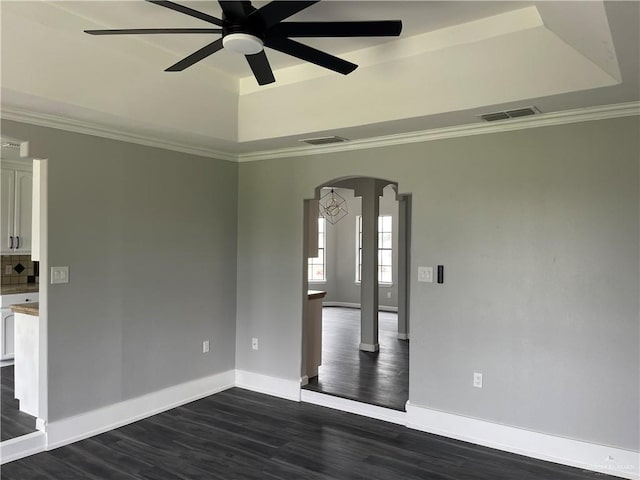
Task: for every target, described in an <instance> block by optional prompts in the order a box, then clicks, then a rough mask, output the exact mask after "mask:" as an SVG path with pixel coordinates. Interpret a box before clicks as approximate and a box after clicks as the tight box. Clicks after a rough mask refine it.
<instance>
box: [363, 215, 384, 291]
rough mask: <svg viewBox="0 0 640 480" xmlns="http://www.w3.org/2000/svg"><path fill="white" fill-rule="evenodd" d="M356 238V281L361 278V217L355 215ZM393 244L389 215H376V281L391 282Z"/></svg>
mask: <svg viewBox="0 0 640 480" xmlns="http://www.w3.org/2000/svg"><path fill="white" fill-rule="evenodd" d="M356 229H357V230H356V238H357V245H358V251H357V253H356V259H357V265H356V282H360V281H361V278H362V217H361V216H360V215H358V216H357V217H356ZM392 257H393V244H392V219H391V215H381V216H379V217H378V282H380V283H392V281H393V263H392V261H391V259H392Z"/></svg>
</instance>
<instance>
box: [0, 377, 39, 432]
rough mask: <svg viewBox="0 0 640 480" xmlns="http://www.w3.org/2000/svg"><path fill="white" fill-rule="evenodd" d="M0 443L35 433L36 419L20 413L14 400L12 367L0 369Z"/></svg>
mask: <svg viewBox="0 0 640 480" xmlns="http://www.w3.org/2000/svg"><path fill="white" fill-rule="evenodd" d="M0 402H1V403H0V441H3V442H4V441H5V440H9V439H11V438H16V437H20V436H22V435H26V434H27V433H31V432H35V431H36V417H32V416H31V415H27V414H26V413H24V412H21V411H20V408H19V402H18V400H16V399H15V398H14V367H13V365H10V366H7V367H2V368H0Z"/></svg>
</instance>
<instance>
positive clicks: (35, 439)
mask: <svg viewBox="0 0 640 480" xmlns="http://www.w3.org/2000/svg"><path fill="white" fill-rule="evenodd" d="M45 447H46V435H45V434H44V433H43V432H33V433H29V434H27V435H22V436H21V437H16V438H12V439H10V440H4V441H3V442H0V465H4V464H5V463H9V462H13V461H14V460H20V459H21V458H24V457H28V456H30V455H35V454H36V453H40V452H44V451H45Z"/></svg>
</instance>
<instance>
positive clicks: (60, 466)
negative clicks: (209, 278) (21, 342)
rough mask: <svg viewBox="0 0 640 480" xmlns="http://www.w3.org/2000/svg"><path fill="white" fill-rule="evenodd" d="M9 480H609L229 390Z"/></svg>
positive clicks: (39, 462)
mask: <svg viewBox="0 0 640 480" xmlns="http://www.w3.org/2000/svg"><path fill="white" fill-rule="evenodd" d="M0 478H2V479H3V480H36V479H37V480H80V479H82V480H85V479H86V480H112V479H113V480H115V479H118V480H167V479H182V480H187V479H188V480H199V479H207V480H209V479H213V480H215V479H219V480H236V479H237V480H251V479H256V480H257V479H260V480H262V479H270V480H278V479H280V480H300V479H308V480H332V479H336V480H338V479H339V480H365V479H366V480H463V479H464V480H477V479H481V480H514V479H518V480H587V479H594V480H595V479H604V478H613V477H606V476H604V475H600V474H595V473H593V472H586V471H583V470H580V469H575V468H570V467H565V466H561V465H556V464H553V463H548V462H543V461H540V460H534V459H530V458H527V457H522V456H519V455H514V454H510V453H505V452H500V451H498V450H492V449H489V448H485V447H479V446H475V445H471V444H468V443H464V442H460V441H457V440H451V439H447V438H444V437H439V436H436V435H431V434H426V433H422V432H417V431H415V430H410V429H408V428H405V427H402V426H399V425H394V424H390V423H386V422H382V421H379V420H373V419H369V418H365V417H361V416H358V415H352V414H348V413H344V412H340V411H336V410H330V409H328V408H324V407H319V406H316V405H311V404H305V403H297V402H292V401H288V400H282V399H279V398H275V397H270V396H267V395H263V394H259V393H255V392H249V391H246V390H241V389H238V388H233V389H230V390H227V391H225V392H222V393H219V394H216V395H212V396H210V397H207V398H205V399H202V400H198V401H196V402H192V403H190V404H187V405H184V406H182V407H178V408H175V409H173V410H169V411H167V412H164V413H161V414H159V415H155V416H153V417H150V418H147V419H145V420H141V421H139V422H136V423H133V424H130V425H127V426H125V427H122V428H119V429H117V430H113V431H110V432H107V433H104V434H102V435H98V436H96V437H92V438H90V439H87V440H83V441H80V442H77V443H74V444H72V445H68V446H66V447H62V448H58V449H56V450H52V451H50V452H44V453H40V454H37V455H34V456H31V457H27V458H24V459H21V460H17V461H15V462H11V463H8V464H6V465H3V466H2V470H1V474H0Z"/></svg>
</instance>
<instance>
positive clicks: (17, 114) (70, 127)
mask: <svg viewBox="0 0 640 480" xmlns="http://www.w3.org/2000/svg"><path fill="white" fill-rule="evenodd" d="M2 118H5V119H7V120H13V121H15V122H23V123H29V124H32V125H39V126H41V127H50V128H57V129H59V130H65V131H67V132H75V133H83V134H85V135H94V136H96V137H103V138H110V139H111V140H120V141H123V142H129V143H136V144H138V145H146V146H148V147H157V148H163V149H165V150H173V151H176V152H182V153H189V154H192V155H199V156H202V157H210V158H217V159H219V160H228V161H232V162H235V161H237V160H238V156H237V155H236V154H234V153H231V152H223V151H220V150H214V149H211V148H206V147H201V146H195V145H188V144H185V143H180V142H175V141H170V140H167V139H165V138H162V137H161V136H152V135H141V134H138V133H132V132H131V131H125V130H120V129H118V128H114V127H107V126H105V125H99V124H96V123H90V122H86V121H83V120H76V119H73V118H67V117H62V116H58V115H51V114H48V113H40V112H31V111H27V110H22V109H18V108H14V107H5V106H3V107H2Z"/></svg>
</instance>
